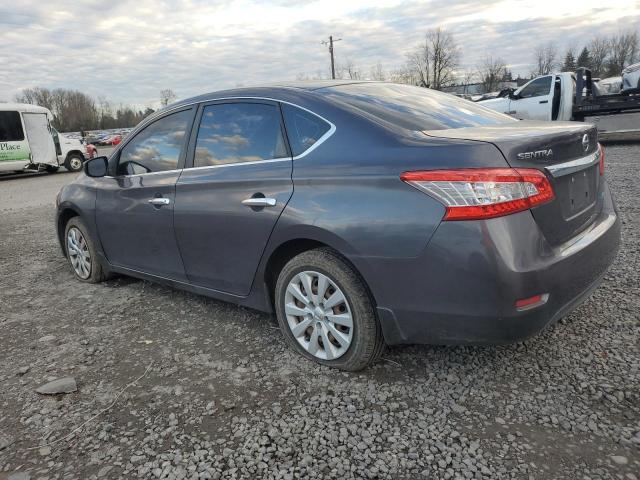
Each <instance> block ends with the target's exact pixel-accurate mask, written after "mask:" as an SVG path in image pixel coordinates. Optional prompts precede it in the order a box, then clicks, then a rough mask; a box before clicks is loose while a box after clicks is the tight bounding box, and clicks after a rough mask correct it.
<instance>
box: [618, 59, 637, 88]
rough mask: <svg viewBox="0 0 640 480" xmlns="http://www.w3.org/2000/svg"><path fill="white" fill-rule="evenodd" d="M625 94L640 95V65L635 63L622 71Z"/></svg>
mask: <svg viewBox="0 0 640 480" xmlns="http://www.w3.org/2000/svg"><path fill="white" fill-rule="evenodd" d="M621 91H622V92H623V93H640V63H634V64H633V65H629V66H628V67H626V68H625V69H623V70H622V90H621Z"/></svg>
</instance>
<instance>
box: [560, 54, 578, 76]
mask: <svg viewBox="0 0 640 480" xmlns="http://www.w3.org/2000/svg"><path fill="white" fill-rule="evenodd" d="M575 70H576V58H575V57H574V56H573V52H572V51H571V50H567V54H566V55H565V57H564V65H562V71H563V72H574V71H575Z"/></svg>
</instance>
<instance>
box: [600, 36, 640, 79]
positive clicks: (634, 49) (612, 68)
mask: <svg viewBox="0 0 640 480" xmlns="http://www.w3.org/2000/svg"><path fill="white" fill-rule="evenodd" d="M609 49H610V52H611V54H610V56H609V60H608V62H607V74H608V75H610V76H615V75H620V74H621V73H622V69H623V68H624V67H626V66H627V65H631V64H632V63H634V61H635V60H636V59H637V58H638V51H639V45H638V33H637V32H627V33H620V34H618V35H615V36H613V37H612V38H611V40H610V41H609Z"/></svg>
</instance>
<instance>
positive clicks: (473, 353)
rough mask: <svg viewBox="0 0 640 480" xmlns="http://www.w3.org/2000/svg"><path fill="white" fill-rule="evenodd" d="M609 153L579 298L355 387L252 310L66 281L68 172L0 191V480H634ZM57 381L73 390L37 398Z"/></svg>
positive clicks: (629, 248)
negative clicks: (606, 265) (607, 234)
mask: <svg viewBox="0 0 640 480" xmlns="http://www.w3.org/2000/svg"><path fill="white" fill-rule="evenodd" d="M607 153H608V155H607V161H608V166H607V175H608V177H609V181H610V182H611V184H612V188H613V190H614V192H615V196H616V199H617V202H618V205H619V208H620V214H621V216H622V220H623V223H624V230H623V244H622V250H621V252H620V254H619V256H618V259H617V261H616V262H615V264H614V265H613V267H612V269H611V270H610V271H609V273H608V275H607V277H606V279H605V281H604V283H603V284H602V286H601V287H600V288H599V289H598V290H597V291H596V292H595V293H594V294H593V295H592V297H591V298H590V299H589V300H588V301H587V302H586V303H584V304H583V305H582V306H581V307H580V308H579V309H577V310H576V311H575V312H574V313H573V314H571V315H570V316H569V317H567V318H566V319H564V320H563V321H561V322H560V323H558V324H557V325H555V326H553V327H551V328H549V329H547V330H546V331H544V332H543V333H542V334H541V335H539V336H537V337H535V338H533V339H531V340H529V341H527V342H525V343H522V344H517V345H511V346H500V347H483V348H480V347H433V346H415V347H403V348H393V349H390V350H388V351H387V352H386V353H385V355H384V359H383V360H382V361H381V362H379V363H378V364H377V365H375V366H374V367H372V368H370V369H368V370H366V371H364V372H360V373H358V374H347V373H343V372H339V371H334V370H329V369H327V368H324V367H321V366H318V365H316V364H313V363H310V362H307V361H304V360H302V359H301V358H300V357H299V356H297V355H296V354H295V353H293V352H291V351H289V350H288V349H287V348H286V347H285V345H284V343H283V341H282V340H281V337H280V332H279V331H278V329H277V327H276V326H275V324H274V322H273V321H272V319H271V318H270V317H269V316H267V315H264V314H261V313H258V312H254V311H251V310H247V309H243V308H238V307H236V306H233V305H229V304H225V303H221V302H217V301H214V300H211V299H207V298H203V297H198V296H195V295H191V294H188V293H184V292H180V291H176V290H171V289H169V288H167V287H163V286H158V285H154V284H151V283H148V282H144V281H138V280H133V279H129V278H119V279H115V280H112V281H109V282H106V283H104V284H100V285H84V284H81V283H79V282H77V281H75V280H74V278H73V277H72V274H71V271H70V269H69V267H68V266H67V263H66V261H65V259H64V258H63V257H62V256H61V254H60V252H59V249H58V246H57V242H56V240H55V234H54V230H53V225H52V217H53V212H54V209H53V206H52V202H53V194H54V193H55V191H57V189H58V188H59V186H60V185H61V184H63V183H66V182H68V181H70V180H71V179H72V178H73V175H70V174H56V175H49V176H44V177H32V178H20V179H14V180H6V181H0V200H1V202H0V210H1V212H0V214H1V217H0V218H1V220H0V227H1V228H0V231H1V233H2V240H1V242H2V243H1V248H0V268H1V272H2V275H1V276H0V305H1V307H0V327H1V332H2V334H1V335H2V337H1V340H0V472H5V473H4V474H3V473H0V479H2V478H4V477H6V476H8V474H11V473H12V472H13V474H14V478H31V479H54V478H65V479H67V478H68V479H71V478H79V479H93V478H136V477H140V478H172V479H180V478H189V479H196V478H199V479H210V478H211V479H216V478H225V479H227V478H394V479H395V478H410V479H420V478H431V479H440V478H444V479H447V478H491V479H494V478H517V479H521V478H534V479H563V478H566V479H605V478H607V479H608V478H612V479H627V480H633V479H636V478H638V477H640V455H639V450H640V389H639V386H640V371H639V370H640V368H639V367H640V355H639V353H640V349H639V342H638V339H639V336H638V334H639V332H640V320H639V314H638V309H639V307H640V297H639V295H638V293H639V290H640V287H639V285H640V273H639V272H640V207H638V198H640V187H639V182H638V162H639V161H640V159H639V158H638V157H639V156H640V155H639V154H640V146H637V145H636V146H630V145H621V146H611V147H609V148H608V152H607ZM25 196H28V197H29V198H32V201H31V202H30V203H29V208H24V207H23V206H22V203H21V201H20V199H21V197H25ZM34 199H35V200H34ZM38 202H39V203H38ZM62 377H73V378H74V379H75V381H76V382H77V391H76V392H74V393H68V394H61V395H53V396H51V395H40V394H38V393H36V392H35V390H36V388H38V387H40V386H41V385H43V384H44V383H46V382H48V381H50V380H53V379H57V378H62ZM71 387H73V385H71ZM72 389H73V388H72ZM15 472H24V473H23V474H20V475H22V476H17V477H16V476H15Z"/></svg>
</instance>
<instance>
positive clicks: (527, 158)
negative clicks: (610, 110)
mask: <svg viewBox="0 0 640 480" xmlns="http://www.w3.org/2000/svg"><path fill="white" fill-rule="evenodd" d="M424 133H425V134H426V135H429V136H432V137H440V138H456V139H466V140H475V141H480V142H487V143H491V144H493V145H495V146H496V147H498V149H500V151H501V152H502V154H503V155H504V157H505V159H506V160H507V162H508V163H509V165H510V166H511V167H513V168H536V169H539V170H542V171H544V172H545V174H546V175H547V178H549V180H550V182H551V185H552V187H553V191H554V193H555V199H554V200H553V201H551V202H550V203H547V204H545V205H541V206H539V207H536V208H533V209H532V210H531V213H532V214H533V217H534V219H535V221H536V223H538V225H539V226H540V229H541V230H542V232H543V233H544V235H545V237H546V238H547V240H548V241H549V243H551V244H552V245H558V244H560V243H562V242H564V241H566V240H568V239H570V238H572V237H573V236H575V235H576V234H578V233H579V232H580V231H582V230H584V229H585V228H587V227H588V226H589V225H591V224H592V223H593V222H594V220H595V218H596V217H597V215H598V214H599V213H600V210H601V209H602V200H603V199H602V185H601V184H602V179H601V177H600V174H599V167H598V157H597V151H598V138H597V131H596V128H595V127H594V126H593V125H590V124H583V123H575V122H553V123H551V122H535V121H522V122H518V123H506V124H501V125H493V126H486V127H471V128H457V129H448V130H430V131H425V132H424Z"/></svg>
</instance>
